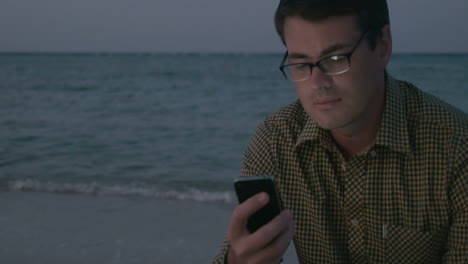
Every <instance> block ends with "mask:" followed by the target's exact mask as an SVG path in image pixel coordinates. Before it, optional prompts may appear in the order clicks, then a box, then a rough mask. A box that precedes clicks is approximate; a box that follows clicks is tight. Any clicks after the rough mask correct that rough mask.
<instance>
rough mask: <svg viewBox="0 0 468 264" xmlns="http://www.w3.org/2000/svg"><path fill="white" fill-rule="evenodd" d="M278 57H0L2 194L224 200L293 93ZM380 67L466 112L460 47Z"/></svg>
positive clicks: (466, 72)
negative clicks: (249, 152) (260, 133)
mask: <svg viewBox="0 0 468 264" xmlns="http://www.w3.org/2000/svg"><path fill="white" fill-rule="evenodd" d="M281 58H282V54H279V53H278V54H275V53H272V54H219V53H218V54H208V53H206V54H205V53H180V54H176V53H172V54H159V53H156V54H152V53H3V54H0V190H2V191H29V192H47V193H74V194H81V195H93V196H100V195H115V196H143V197H154V198H158V199H169V200H191V201H196V202H221V203H234V202H235V201H236V199H235V196H234V194H233V186H232V183H233V179H234V178H235V177H237V176H238V175H239V172H240V168H241V163H242V159H243V153H244V151H245V149H246V147H247V145H248V144H249V141H250V138H251V137H252V135H253V133H254V131H255V128H256V126H257V125H258V124H259V123H260V122H261V121H262V120H263V119H264V118H265V117H266V116H267V115H269V114H271V113H273V112H274V111H276V110H278V109H279V108H281V107H282V106H285V105H287V104H289V103H291V102H293V101H294V100H296V99H297V96H296V94H295V90H294V88H293V85H292V84H291V83H290V82H288V81H287V80H285V79H284V78H283V76H282V75H281V73H280V71H279V69H278V64H279V63H280V60H281ZM388 71H389V72H390V74H391V75H392V76H393V77H395V78H398V79H403V80H407V81H410V82H412V83H414V84H416V85H417V86H418V87H420V88H421V89H422V90H424V91H427V92H428V93H431V94H434V95H436V96H438V97H440V98H441V99H443V100H445V101H446V102H448V103H450V104H452V105H454V106H456V107H458V108H460V109H462V110H463V111H465V112H468V54H395V55H394V56H393V57H392V60H391V62H390V65H389V67H388Z"/></svg>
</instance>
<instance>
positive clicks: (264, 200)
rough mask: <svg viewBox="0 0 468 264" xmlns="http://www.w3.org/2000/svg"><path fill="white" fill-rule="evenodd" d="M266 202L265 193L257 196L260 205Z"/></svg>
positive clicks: (266, 196)
mask: <svg viewBox="0 0 468 264" xmlns="http://www.w3.org/2000/svg"><path fill="white" fill-rule="evenodd" d="M267 200H268V195H267V194H266V193H260V195H259V196H258V201H259V202H261V203H266V201H267Z"/></svg>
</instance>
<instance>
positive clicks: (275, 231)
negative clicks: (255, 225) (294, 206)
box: [238, 211, 292, 252]
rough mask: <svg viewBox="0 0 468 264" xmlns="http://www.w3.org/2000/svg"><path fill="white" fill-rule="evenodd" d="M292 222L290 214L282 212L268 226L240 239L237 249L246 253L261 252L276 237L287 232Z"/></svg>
mask: <svg viewBox="0 0 468 264" xmlns="http://www.w3.org/2000/svg"><path fill="white" fill-rule="evenodd" d="M291 222H292V214H291V212H289V211H283V212H282V213H281V214H279V215H278V216H276V217H275V218H273V220H271V221H270V222H269V223H268V224H266V225H264V226H262V227H261V228H260V229H258V230H257V231H256V232H254V233H253V234H251V235H249V236H245V237H243V238H241V241H239V244H238V247H239V248H240V249H241V250H245V251H248V252H256V251H260V250H263V248H265V247H266V246H267V245H268V244H270V243H272V241H273V240H275V239H276V237H278V236H280V235H281V234H282V233H284V232H286V231H287V230H288V227H289V225H290V223H291Z"/></svg>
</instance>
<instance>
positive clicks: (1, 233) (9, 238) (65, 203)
mask: <svg viewBox="0 0 468 264" xmlns="http://www.w3.org/2000/svg"><path fill="white" fill-rule="evenodd" d="M233 207H234V205H232V204H222V203H201V202H195V201H178V200H159V199H154V198H144V197H116V196H88V195H77V194H52V193H35V192H0V208H1V213H0V263H2V264H4V263H5V264H8V263H12V264H13V263H14V264H18V263H47V264H54V263H67V264H73V263H86V264H94V263H96V264H97V263H99V264H103V263H112V264H117V263H210V262H211V260H212V258H213V257H214V256H215V255H216V253H217V252H218V249H219V247H220V246H221V244H222V241H223V239H224V236H225V232H226V227H227V224H228V222H229V218H230V215H231V212H232V209H233ZM283 263H297V258H296V256H295V252H294V248H293V246H290V248H289V249H288V251H287V254H286V255H285V257H284V262H283Z"/></svg>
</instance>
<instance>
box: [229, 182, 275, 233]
mask: <svg viewBox="0 0 468 264" xmlns="http://www.w3.org/2000/svg"><path fill="white" fill-rule="evenodd" d="M234 188H235V190H236V194H237V198H238V200H239V203H243V202H244V201H245V200H247V199H249V198H250V197H252V196H254V195H255V194H257V193H261V192H266V193H268V195H269V197H270V200H269V202H268V204H267V205H265V206H264V207H263V208H261V209H260V210H258V211H257V212H255V213H254V214H253V215H252V216H250V218H249V220H248V224H247V229H248V230H249V232H250V233H253V232H255V231H256V230H257V229H259V228H260V227H262V226H263V225H265V224H267V223H268V222H270V221H271V220H272V219H273V218H275V216H277V215H278V214H279V213H280V212H281V210H282V206H281V204H280V200H279V196H278V192H277V191H276V186H275V182H274V181H273V177H272V176H267V175H261V176H249V177H238V178H237V179H236V180H235V181H234Z"/></svg>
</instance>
